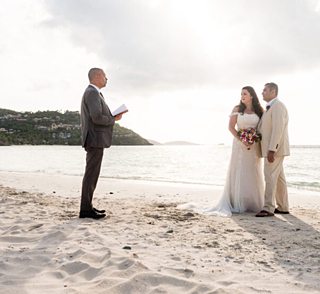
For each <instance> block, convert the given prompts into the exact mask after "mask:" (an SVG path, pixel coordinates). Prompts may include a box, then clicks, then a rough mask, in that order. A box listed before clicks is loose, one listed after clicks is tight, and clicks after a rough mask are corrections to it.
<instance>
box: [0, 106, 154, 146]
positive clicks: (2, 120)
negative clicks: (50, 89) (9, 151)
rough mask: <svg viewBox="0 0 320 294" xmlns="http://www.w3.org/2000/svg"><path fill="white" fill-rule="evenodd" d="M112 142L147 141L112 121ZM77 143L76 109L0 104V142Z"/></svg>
mask: <svg viewBox="0 0 320 294" xmlns="http://www.w3.org/2000/svg"><path fill="white" fill-rule="evenodd" d="M112 141H113V142H112V145H151V144H150V143H149V142H148V141H147V140H146V139H144V138H142V137H141V136H139V135H138V134H136V133H135V132H133V131H131V130H129V129H126V128H124V127H121V126H119V125H118V124H115V126H114V132H113V140H112ZM24 144H29V145H81V138H80V114H79V112H78V111H66V112H59V111H37V112H17V111H13V110H8V109H1V108H0V145H24Z"/></svg>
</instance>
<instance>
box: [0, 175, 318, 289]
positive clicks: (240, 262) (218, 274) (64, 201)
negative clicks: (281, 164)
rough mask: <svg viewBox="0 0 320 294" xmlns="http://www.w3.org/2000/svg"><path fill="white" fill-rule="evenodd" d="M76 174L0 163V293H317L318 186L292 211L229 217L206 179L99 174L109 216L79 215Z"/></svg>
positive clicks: (99, 196)
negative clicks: (198, 208) (212, 210)
mask: <svg viewBox="0 0 320 294" xmlns="http://www.w3.org/2000/svg"><path fill="white" fill-rule="evenodd" d="M81 180H82V179H81V177H80V176H78V177H77V176H65V175H48V174H41V173H38V174H30V173H7V172H0V185H1V186H0V203H1V204H0V252H1V254H0V293H1V294H2V293H6V294H8V293H15V294H24V293H90V292H94V293H108V294H113V293H143V294H144V293H174V294H175V293H185V294H186V293H320V233H319V229H320V213H319V212H320V201H319V200H320V198H319V197H320V195H317V194H316V193H311V192H296V191H291V190H290V202H291V214H290V215H280V216H278V215H277V216H275V217H272V218H255V217H254V214H252V213H247V214H241V215H233V216H232V217H231V218H222V217H216V216H205V215H198V214H195V213H191V212H188V211H184V210H178V209H177V208H176V205H177V204H181V203H184V202H189V201H195V202H197V201H201V202H203V203H204V204H206V203H207V204H208V203H213V204H214V203H216V202H217V200H218V198H219V196H220V194H221V189H219V188H213V187H208V186H200V185H199V186H196V185H182V184H167V183H151V182H142V181H130V180H117V179H102V178H100V179H99V183H98V187H97V191H96V194H95V197H94V204H95V207H97V208H105V209H106V210H107V213H108V217H107V218H105V219H103V220H98V221H96V220H91V219H79V218H78V213H79V198H80V196H79V195H80V188H81Z"/></svg>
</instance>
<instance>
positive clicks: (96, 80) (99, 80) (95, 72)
mask: <svg viewBox="0 0 320 294" xmlns="http://www.w3.org/2000/svg"><path fill="white" fill-rule="evenodd" d="M88 78H89V81H90V83H91V84H93V85H95V86H97V87H98V88H100V89H101V88H103V87H105V86H106V84H107V80H108V79H107V78H106V75H105V73H104V71H103V69H101V68H98V67H93V68H91V69H90V70H89V72H88Z"/></svg>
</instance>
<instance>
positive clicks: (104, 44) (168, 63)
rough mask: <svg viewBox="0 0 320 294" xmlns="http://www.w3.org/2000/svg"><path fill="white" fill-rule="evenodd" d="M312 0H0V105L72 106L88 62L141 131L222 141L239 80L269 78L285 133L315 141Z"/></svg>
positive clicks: (257, 84) (316, 5)
mask: <svg viewBox="0 0 320 294" xmlns="http://www.w3.org/2000/svg"><path fill="white" fill-rule="evenodd" d="M319 35H320V0H224V1H222V0H95V1H92V0H30V1H24V0H2V1H1V9H0V36H1V38H0V81H1V95H0V108H7V109H12V110H17V111H38V110H60V111H65V110H72V111H73V110H79V109H80V102H81V97H82V94H83V92H84V90H85V88H86V87H87V85H88V78H87V73H88V70H89V69H90V68H91V67H100V68H103V69H104V70H105V72H106V75H107V77H108V84H107V86H106V87H105V88H104V89H103V94H104V97H105V98H106V101H107V103H108V105H109V107H110V108H111V110H112V109H115V108H117V107H118V106H119V105H121V104H122V103H125V104H126V105H127V107H128V108H129V112H128V113H127V114H126V115H124V116H123V118H122V120H121V121H119V124H120V125H121V126H124V127H127V128H129V129H132V130H133V131H135V132H137V133H138V134H140V135H141V136H143V137H144V138H147V139H153V140H156V141H159V142H162V143H163V142H167V141H177V140H179V141H190V142H195V143H200V144H219V143H224V144H230V143H231V142H232V135H231V134H230V132H229V131H228V122H229V114H230V113H231V110H232V109H233V107H234V106H235V105H237V104H238V103H239V101H240V93H241V88H242V87H244V86H247V85H250V86H253V87H254V88H255V90H256V92H257V94H258V97H259V99H260V102H261V104H262V105H263V106H265V102H264V101H263V100H262V95H261V92H262V89H263V87H264V84H265V83H267V82H275V83H277V84H278V86H279V98H280V99H281V100H282V101H283V102H284V103H285V104H286V106H287V108H288V111H289V117H290V120H289V137H290V143H291V144H317V145H320V135H319V126H318V124H317V122H316V117H317V116H319V115H320V95H319V91H320V90H319V87H318V85H319V83H320V38H319Z"/></svg>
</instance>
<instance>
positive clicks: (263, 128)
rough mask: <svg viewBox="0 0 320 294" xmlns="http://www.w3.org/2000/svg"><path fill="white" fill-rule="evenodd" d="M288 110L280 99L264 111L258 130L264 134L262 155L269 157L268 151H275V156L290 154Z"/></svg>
mask: <svg viewBox="0 0 320 294" xmlns="http://www.w3.org/2000/svg"><path fill="white" fill-rule="evenodd" d="M288 120H289V117H288V111H287V108H286V107H285V105H284V104H283V103H282V102H281V101H279V100H278V99H276V100H275V102H274V103H273V104H272V106H271V107H270V109H269V110H268V111H266V112H264V113H263V115H262V118H261V120H260V123H259V126H258V131H260V133H261V135H262V140H261V151H262V156H263V157H267V155H268V151H269V150H270V151H275V156H278V157H280V156H287V155H290V149H289V136H288Z"/></svg>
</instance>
